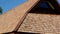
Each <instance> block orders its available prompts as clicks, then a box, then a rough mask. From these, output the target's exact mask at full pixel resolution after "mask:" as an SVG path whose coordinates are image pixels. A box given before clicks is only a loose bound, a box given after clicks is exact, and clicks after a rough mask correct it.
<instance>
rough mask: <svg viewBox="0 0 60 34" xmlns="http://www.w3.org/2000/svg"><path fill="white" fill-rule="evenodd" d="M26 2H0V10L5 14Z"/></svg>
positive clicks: (18, 0) (12, 0) (13, 0)
mask: <svg viewBox="0 0 60 34" xmlns="http://www.w3.org/2000/svg"><path fill="white" fill-rule="evenodd" d="M26 1H27V0H0V7H1V8H2V12H3V13H5V12H7V11H9V10H11V9H13V8H15V7H16V6H18V5H20V4H22V3H24V2H26Z"/></svg>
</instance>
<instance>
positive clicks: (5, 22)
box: [0, 0, 40, 33]
mask: <svg viewBox="0 0 60 34" xmlns="http://www.w3.org/2000/svg"><path fill="white" fill-rule="evenodd" d="M39 1H40V0H28V1H27V2H25V3H23V4H21V5H19V6H17V7H16V8H14V9H12V10H10V11H8V12H7V13H5V14H2V15H0V33H7V32H12V31H16V30H17V28H18V27H19V25H21V23H22V21H23V19H24V18H25V16H26V15H27V13H28V12H29V11H30V10H31V9H32V7H34V6H35V5H36V3H38V2H39Z"/></svg>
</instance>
